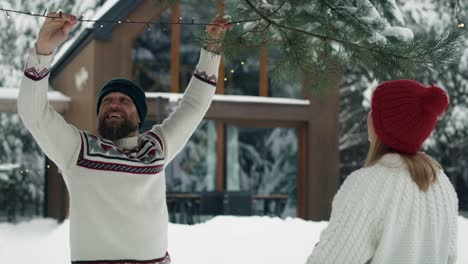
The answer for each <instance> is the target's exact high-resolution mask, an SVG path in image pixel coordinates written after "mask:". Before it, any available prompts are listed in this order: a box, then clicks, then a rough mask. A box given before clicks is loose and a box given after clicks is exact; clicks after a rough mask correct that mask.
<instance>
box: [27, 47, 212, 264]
mask: <svg viewBox="0 0 468 264" xmlns="http://www.w3.org/2000/svg"><path fill="white" fill-rule="evenodd" d="M51 60H52V56H39V55H36V52H35V50H34V49H31V50H29V55H28V59H27V62H26V69H25V76H24V77H23V79H22V82H21V88H20V93H19V97H18V113H19V115H20V117H21V119H22V120H23V122H24V124H25V125H26V127H27V128H28V129H29V131H30V132H31V134H32V135H33V137H34V138H35V140H36V141H37V142H38V144H39V145H40V147H41V148H42V150H43V151H44V153H45V154H46V155H47V156H48V157H49V158H50V159H51V160H53V161H54V162H55V163H56V164H57V166H58V167H59V169H60V170H61V171H62V175H63V178H64V180H65V183H66V185H67V188H68V190H69V193H70V249H71V260H72V261H99V260H125V261H128V260H138V261H142V260H144V261H147V260H154V259H160V258H163V257H164V256H165V255H166V251H167V235H168V234H167V229H168V213H167V206H166V195H165V194H166V186H165V175H164V166H165V165H166V164H168V163H169V162H170V161H171V160H172V158H173V157H174V156H175V155H176V154H177V152H178V151H179V150H180V149H181V148H182V147H183V145H184V144H185V143H186V142H187V140H188V139H189V138H190V136H191V135H192V133H193V131H194V130H195V128H196V127H197V125H198V124H199V123H200V122H201V120H202V119H203V116H204V115H205V113H206V111H207V110H208V107H209V105H210V103H211V100H212V97H213V95H214V93H215V88H216V81H217V75H218V68H219V61H220V56H219V55H216V54H214V53H211V52H208V51H206V50H204V49H202V50H201V53H200V60H199V62H198V65H197V66H196V69H195V72H194V74H193V77H192V79H191V81H190V83H189V85H188V87H187V89H186V91H185V94H184V97H183V99H182V100H181V102H180V104H179V106H178V108H177V110H176V111H175V112H174V113H172V114H171V115H170V116H169V117H168V118H167V119H166V120H164V122H163V123H162V124H160V125H156V126H154V127H153V128H152V129H151V130H149V131H147V132H145V133H143V134H141V135H139V136H135V137H129V138H124V139H121V140H118V141H117V142H111V141H108V140H105V139H102V138H99V137H96V136H93V135H91V134H90V133H87V132H83V131H80V130H78V129H77V128H75V127H74V126H72V125H70V124H68V123H67V122H66V121H65V120H64V119H63V118H62V116H61V115H59V114H58V113H57V112H56V111H55V110H54V109H53V108H52V107H51V106H50V105H49V103H48V101H47V88H48V70H49V67H50V62H51Z"/></svg>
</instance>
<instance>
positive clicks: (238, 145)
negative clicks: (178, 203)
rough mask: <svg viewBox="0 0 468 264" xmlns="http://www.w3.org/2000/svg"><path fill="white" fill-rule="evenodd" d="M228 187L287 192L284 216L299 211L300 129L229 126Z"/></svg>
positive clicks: (276, 192) (277, 192) (240, 189)
mask: <svg viewBox="0 0 468 264" xmlns="http://www.w3.org/2000/svg"><path fill="white" fill-rule="evenodd" d="M226 140H227V142H226V145H227V147H226V160H227V164H226V171H227V175H226V189H227V190H229V191H251V192H253V193H254V194H287V195H288V201H287V204H286V208H285V210H284V212H283V214H282V215H283V216H295V215H296V175H297V131H296V129H294V128H250V127H239V126H231V125H229V126H227V139H226Z"/></svg>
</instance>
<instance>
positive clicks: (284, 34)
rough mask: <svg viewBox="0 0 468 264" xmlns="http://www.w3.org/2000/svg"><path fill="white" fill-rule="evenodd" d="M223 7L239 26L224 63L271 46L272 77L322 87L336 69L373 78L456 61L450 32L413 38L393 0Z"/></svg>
mask: <svg viewBox="0 0 468 264" xmlns="http://www.w3.org/2000/svg"><path fill="white" fill-rule="evenodd" d="M226 6H227V7H226V8H227V10H229V11H231V12H234V17H235V18H236V19H235V20H240V21H244V23H242V24H240V25H239V26H238V27H237V28H235V30H234V31H233V33H232V34H228V38H227V39H226V41H225V43H224V52H225V54H226V55H227V56H228V57H229V56H234V57H235V56H243V54H244V53H245V52H247V51H250V50H255V49H260V48H262V47H264V46H269V47H270V46H276V47H278V48H279V50H281V53H282V56H281V57H280V58H278V60H277V62H276V63H275V67H274V68H273V72H274V73H275V75H277V76H287V77H288V78H291V76H298V77H300V76H302V74H303V73H304V72H308V73H310V74H312V75H313V77H314V78H315V79H319V80H320V81H322V82H320V81H319V82H318V84H323V86H324V87H326V85H327V84H328V83H327V79H328V77H330V76H334V75H333V71H336V70H340V67H338V66H339V65H342V64H348V63H351V64H354V65H361V66H362V67H364V68H367V69H371V70H372V71H373V74H374V76H376V77H379V78H389V77H395V76H408V75H409V74H413V75H414V74H416V73H417V72H419V71H420V70H422V69H430V68H432V67H434V66H435V65H440V64H445V63H447V62H449V61H450V60H451V59H452V58H453V57H454V56H455V55H456V53H455V52H454V51H455V50H456V48H457V45H458V42H459V40H460V38H461V35H462V32H461V30H458V29H457V28H456V27H453V28H454V29H453V30H450V31H448V32H447V33H446V34H439V35H434V34H414V33H413V31H412V30H410V29H409V28H407V27H405V26H404V19H403V16H402V13H401V11H400V9H399V7H398V5H397V4H396V3H395V1H394V0H387V1H372V0H359V1H355V0H354V1H330V0H316V1H311V0H294V1H279V0H264V1H251V0H243V1H227V2H226ZM234 10H235V11H234ZM245 21H248V22H245ZM207 41H209V40H207ZM336 64H338V66H337V65H336ZM292 73H296V74H295V75H291V74H292ZM319 86H320V85H319Z"/></svg>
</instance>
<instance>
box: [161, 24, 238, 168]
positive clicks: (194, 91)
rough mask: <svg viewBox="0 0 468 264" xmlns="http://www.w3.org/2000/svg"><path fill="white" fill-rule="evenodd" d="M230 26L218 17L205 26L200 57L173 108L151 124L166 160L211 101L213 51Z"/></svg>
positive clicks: (215, 73)
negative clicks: (204, 44) (206, 41)
mask: <svg viewBox="0 0 468 264" xmlns="http://www.w3.org/2000/svg"><path fill="white" fill-rule="evenodd" d="M231 28H232V24H231V23H229V21H228V20H227V19H225V18H220V17H218V18H215V19H214V20H213V21H211V22H210V24H209V25H207V27H206V33H207V35H208V37H209V43H208V45H207V46H206V47H205V48H204V49H202V50H201V53H200V60H199V62H198V64H197V66H196V68H195V71H194V73H193V76H192V79H191V80H190V82H189V84H188V86H187V89H186V90H185V94H184V96H183V98H182V100H181V102H180V104H179V106H178V107H177V110H176V111H175V112H174V113H172V114H171V115H170V116H169V117H168V118H167V119H165V120H164V122H163V123H162V125H156V126H154V127H153V130H155V131H156V132H157V133H158V132H159V134H161V135H162V137H163V139H164V145H165V146H164V149H165V151H166V161H167V162H170V161H171V160H172V158H173V157H174V156H175V155H176V154H177V153H178V152H179V151H180V149H181V148H182V147H183V146H184V145H185V143H186V142H187V141H188V139H189V138H190V136H191V135H192V134H193V131H194V130H195V129H196V127H197V126H198V125H199V124H200V122H201V121H202V119H203V116H204V115H205V113H206V111H207V110H208V108H209V106H210V104H211V100H212V98H213V95H214V93H215V90H216V83H217V80H218V70H219V62H220V59H221V56H220V55H218V54H216V53H217V51H218V50H219V48H220V46H221V42H222V40H223V39H224V35H225V33H226V29H231Z"/></svg>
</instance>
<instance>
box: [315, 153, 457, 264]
mask: <svg viewBox="0 0 468 264" xmlns="http://www.w3.org/2000/svg"><path fill="white" fill-rule="evenodd" d="M332 207H333V208H332V214H331V217H330V221H329V225H328V227H327V228H326V229H325V230H323V231H322V233H321V235H320V241H319V242H318V244H317V245H316V246H315V248H314V249H313V252H312V254H311V255H310V256H309V258H308V260H307V264H314V263H320V264H327V263H330V264H341V263H343V264H344V263H346V264H353V263H356V264H358V263H360V264H364V263H372V264H451V263H456V255H457V214H458V213H457V211H458V200H457V197H456V193H455V191H454V189H453V186H452V184H451V183H450V181H449V180H448V178H447V176H446V175H445V174H444V173H443V171H440V174H439V175H438V179H437V181H436V182H435V183H434V184H433V185H432V186H431V187H430V188H429V190H428V191H427V192H422V191H420V190H419V189H418V187H417V185H416V184H415V183H414V182H413V180H412V179H411V176H410V175H409V172H408V171H407V169H406V166H405V165H404V162H403V160H402V159H401V158H400V156H399V155H398V154H387V155H385V156H384V157H382V159H381V160H380V161H379V162H378V163H377V164H375V165H373V166H371V167H367V168H363V169H360V170H357V171H355V172H354V173H352V174H351V175H350V176H349V177H348V178H347V179H346V180H345V182H344V183H343V185H342V186H341V188H340V190H339V191H338V193H337V194H336V196H335V198H334V200H333V205H332Z"/></svg>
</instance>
